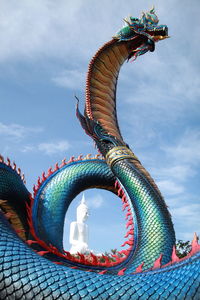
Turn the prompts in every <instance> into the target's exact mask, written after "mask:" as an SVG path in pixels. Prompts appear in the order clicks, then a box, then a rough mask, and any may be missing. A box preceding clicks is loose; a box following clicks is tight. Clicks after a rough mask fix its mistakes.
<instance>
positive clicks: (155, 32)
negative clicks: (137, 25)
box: [147, 25, 169, 42]
mask: <svg viewBox="0 0 200 300" xmlns="http://www.w3.org/2000/svg"><path fill="white" fill-rule="evenodd" d="M147 33H148V34H149V35H151V36H152V37H153V39H154V41H155V42H156V41H159V40H163V39H166V38H168V37H169V36H168V27H167V26H162V25H161V26H158V27H156V28H154V29H150V30H147Z"/></svg>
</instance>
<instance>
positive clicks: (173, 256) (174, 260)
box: [172, 246, 180, 263]
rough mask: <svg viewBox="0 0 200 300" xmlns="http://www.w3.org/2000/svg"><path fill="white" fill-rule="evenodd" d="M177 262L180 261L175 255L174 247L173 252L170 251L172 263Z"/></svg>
mask: <svg viewBox="0 0 200 300" xmlns="http://www.w3.org/2000/svg"><path fill="white" fill-rule="evenodd" d="M179 261H180V258H179V257H178V256H177V255H176V247H175V246H174V247H173V250H172V263H176V262H179Z"/></svg>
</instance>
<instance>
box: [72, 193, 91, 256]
mask: <svg viewBox="0 0 200 300" xmlns="http://www.w3.org/2000/svg"><path fill="white" fill-rule="evenodd" d="M88 216H89V213H88V207H87V205H86V203H85V196H84V194H83V197H82V200H81V203H80V204H79V206H78V207H77V220H76V221H74V222H72V223H71V224H70V233H69V243H70V244H71V249H70V253H71V254H76V253H77V252H79V253H83V254H84V253H87V252H90V250H89V248H88V225H87V224H85V223H84V222H85V221H86V219H87V218H88Z"/></svg>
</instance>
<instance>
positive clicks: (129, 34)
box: [113, 7, 168, 42]
mask: <svg viewBox="0 0 200 300" xmlns="http://www.w3.org/2000/svg"><path fill="white" fill-rule="evenodd" d="M124 22H125V25H124V27H123V28H122V29H120V30H119V31H118V32H117V34H116V35H115V36H114V37H113V38H114V39H118V40H119V41H129V40H132V39H134V37H135V36H136V35H137V34H140V35H144V36H146V37H148V38H149V39H150V40H152V41H154V42H157V41H159V40H163V39H165V38H168V28H167V26H166V25H158V22H159V19H158V17H157V15H156V14H155V9H154V7H153V8H152V9H151V10H150V11H149V12H146V13H144V12H143V13H142V16H141V18H140V19H138V18H133V17H131V16H130V17H128V18H125V19H124Z"/></svg>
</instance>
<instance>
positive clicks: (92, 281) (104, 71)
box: [0, 10, 200, 300]
mask: <svg viewBox="0 0 200 300" xmlns="http://www.w3.org/2000/svg"><path fill="white" fill-rule="evenodd" d="M126 22H127V24H128V26H127V27H124V28H123V29H122V30H120V31H119V32H118V34H117V35H116V37H114V38H113V39H112V40H111V41H110V42H108V43H106V44H105V45H104V46H103V47H102V48H100V49H99V50H98V51H97V53H96V55H95V56H94V58H93V59H92V60H91V63H90V65H89V70H88V78H87V84H86V108H85V115H84V116H83V115H82V114H81V113H80V112H79V110H78V108H77V116H78V118H79V120H80V122H81V125H82V127H83V128H84V130H85V131H86V133H87V134H89V135H90V136H91V137H92V138H93V139H94V141H95V142H96V145H97V147H98V149H99V151H100V152H101V153H102V155H103V156H104V157H105V159H104V158H103V159H99V158H97V157H95V158H92V159H91V158H89V157H86V158H84V159H83V158H81V157H80V158H79V159H77V160H75V159H74V158H72V159H71V160H70V161H69V162H67V163H66V162H65V161H63V162H62V164H61V165H60V166H58V164H56V166H55V169H54V170H52V169H49V170H48V173H47V174H45V173H43V175H42V178H41V179H39V180H38V185H37V186H36V187H35V188H34V198H33V197H32V196H31V195H30V194H29V192H28V191H27V189H26V187H25V185H24V183H23V178H21V176H20V171H19V170H18V171H17V169H16V165H14V166H12V165H11V163H10V161H9V160H8V161H7V162H5V161H4V159H3V157H2V156H0V158H1V159H0V179H1V180H0V199H2V200H0V206H1V211H0V299H74V300H75V299H102V300H104V299H113V300H116V299H124V300H125V299H143V300H144V299H153V300H156V299H180V300H181V299H196V300H198V299H199V297H200V281H199V278H200V276H199V275H200V268H199V266H200V263H199V257H200V252H199V245H198V242H197V239H194V241H193V245H192V246H193V247H192V251H191V253H190V254H189V255H188V256H187V257H186V258H185V259H182V260H179V259H178V257H177V256H176V254H175V249H174V248H173V246H174V244H175V234H174V229H173V224H172V221H171V216H170V214H169V212H168V209H167V207H166V205H165V202H164V200H163V197H162V195H161V193H160V191H159V190H158V188H157V186H156V184H155V183H154V181H153V179H152V178H151V177H150V175H149V174H148V172H147V171H146V170H145V169H144V167H143V166H142V164H141V163H140V161H139V160H138V158H137V157H136V156H135V155H134V154H133V152H132V151H131V150H130V149H129V147H128V146H127V145H126V143H125V142H124V141H123V138H122V135H121V133H120V130H119V126H118V122H117V115H116V107H115V106H116V103H115V99H116V86H117V79H118V73H119V70H120V67H121V65H122V64H123V62H124V61H125V60H127V59H130V58H131V57H133V58H134V59H135V58H136V57H137V56H138V55H142V54H144V53H145V52H147V51H149V50H150V51H153V50H154V46H155V45H154V43H155V41H158V40H161V39H163V38H164V37H165V36H166V35H167V27H166V26H162V25H160V26H158V25H157V24H158V20H157V16H156V15H155V12H154V10H151V11H150V12H149V13H147V14H146V15H145V16H143V17H142V19H135V18H131V19H130V20H126ZM88 188H103V189H107V190H109V191H111V192H113V193H115V194H118V195H119V196H120V197H121V198H122V202H123V207H124V209H126V210H127V212H128V213H127V216H128V223H127V230H128V232H127V237H128V240H127V241H126V242H127V245H129V248H128V249H126V250H124V252H123V254H126V255H125V256H123V257H121V258H119V257H116V260H115V261H112V262H110V261H108V259H107V258H106V257H104V262H103V263H102V262H100V260H99V258H98V257H96V256H95V255H93V254H91V255H90V256H84V255H81V254H78V255H77V257H74V256H72V255H70V253H68V252H65V251H64V249H63V245H62V243H61V240H62V236H63V223H64V216H65V213H66V211H67V209H68V207H69V205H70V203H71V201H72V200H73V199H74V198H75V197H76V196H77V195H78V194H79V193H80V192H82V191H83V190H85V189H88ZM6 216H7V218H9V220H7V218H6ZM133 223H134V226H133ZM19 235H20V236H19ZM42 256H44V257H42ZM86 271H87V272H86Z"/></svg>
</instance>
